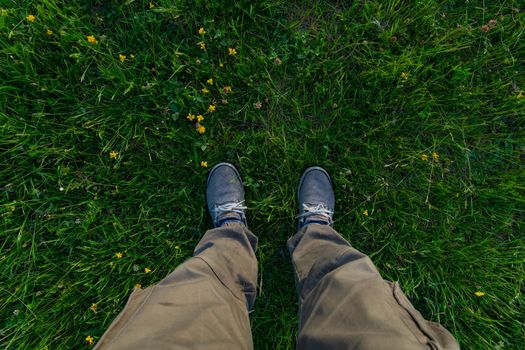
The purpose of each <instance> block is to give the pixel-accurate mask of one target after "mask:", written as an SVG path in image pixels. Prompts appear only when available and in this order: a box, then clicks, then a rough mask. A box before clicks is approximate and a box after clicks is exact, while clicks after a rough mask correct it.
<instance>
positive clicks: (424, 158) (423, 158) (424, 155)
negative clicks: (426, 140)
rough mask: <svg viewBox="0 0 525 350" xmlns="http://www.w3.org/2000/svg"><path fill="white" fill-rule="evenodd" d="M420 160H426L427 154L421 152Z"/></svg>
mask: <svg viewBox="0 0 525 350" xmlns="http://www.w3.org/2000/svg"><path fill="white" fill-rule="evenodd" d="M421 160H423V161H425V162H426V161H428V154H424V153H423V154H422V155H421Z"/></svg>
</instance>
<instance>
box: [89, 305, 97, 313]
mask: <svg viewBox="0 0 525 350" xmlns="http://www.w3.org/2000/svg"><path fill="white" fill-rule="evenodd" d="M89 309H90V310H91V311H93V312H97V304H95V303H93V304H91V306H90V307H89Z"/></svg>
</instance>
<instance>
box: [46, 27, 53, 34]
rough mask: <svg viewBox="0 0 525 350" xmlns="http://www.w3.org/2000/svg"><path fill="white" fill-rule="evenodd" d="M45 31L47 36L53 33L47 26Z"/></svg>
mask: <svg viewBox="0 0 525 350" xmlns="http://www.w3.org/2000/svg"><path fill="white" fill-rule="evenodd" d="M46 33H47V35H49V36H51V35H53V31H52V30H51V29H49V28H48V29H46Z"/></svg>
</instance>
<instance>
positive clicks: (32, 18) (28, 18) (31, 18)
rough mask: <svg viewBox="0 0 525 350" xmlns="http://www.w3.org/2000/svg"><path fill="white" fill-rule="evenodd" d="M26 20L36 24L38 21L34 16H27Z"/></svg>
mask: <svg viewBox="0 0 525 350" xmlns="http://www.w3.org/2000/svg"><path fill="white" fill-rule="evenodd" d="M26 18H27V20H28V21H29V22H34V21H36V17H35V16H33V15H27V17H26Z"/></svg>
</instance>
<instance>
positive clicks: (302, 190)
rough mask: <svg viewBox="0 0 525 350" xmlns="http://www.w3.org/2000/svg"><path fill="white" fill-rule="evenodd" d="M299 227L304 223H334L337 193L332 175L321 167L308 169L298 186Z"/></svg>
mask: <svg viewBox="0 0 525 350" xmlns="http://www.w3.org/2000/svg"><path fill="white" fill-rule="evenodd" d="M297 203H298V205H299V214H298V215H297V219H298V222H297V229H300V228H301V227H303V226H304V225H308V224H319V225H330V226H332V225H333V219H332V218H333V216H334V208H335V195H334V189H333V186H332V180H331V179H330V175H328V173H327V172H326V170H324V169H323V168H321V167H318V166H314V167H310V168H308V169H306V170H305V171H304V173H303V175H302V176H301V179H300V180H299V186H298V188H297Z"/></svg>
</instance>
